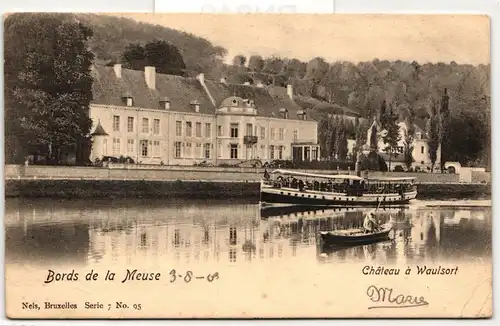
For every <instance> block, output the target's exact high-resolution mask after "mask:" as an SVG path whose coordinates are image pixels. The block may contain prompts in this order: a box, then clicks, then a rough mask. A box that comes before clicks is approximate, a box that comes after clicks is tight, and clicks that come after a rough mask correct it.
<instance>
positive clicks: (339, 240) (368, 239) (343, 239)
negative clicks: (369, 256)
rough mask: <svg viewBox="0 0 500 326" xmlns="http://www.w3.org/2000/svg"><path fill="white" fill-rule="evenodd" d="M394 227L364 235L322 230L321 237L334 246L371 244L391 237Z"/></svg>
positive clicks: (327, 243)
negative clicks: (349, 234)
mask: <svg viewBox="0 0 500 326" xmlns="http://www.w3.org/2000/svg"><path fill="white" fill-rule="evenodd" d="M391 231H392V228H388V229H385V230H383V231H381V232H377V233H366V234H362V235H355V236H348V235H338V234H335V233H334V232H321V233H320V235H321V239H322V240H323V242H324V243H325V244H326V245H332V246H357V245H364V244H370V243H375V242H380V241H386V240H389V239H390V235H389V234H390V232H391Z"/></svg>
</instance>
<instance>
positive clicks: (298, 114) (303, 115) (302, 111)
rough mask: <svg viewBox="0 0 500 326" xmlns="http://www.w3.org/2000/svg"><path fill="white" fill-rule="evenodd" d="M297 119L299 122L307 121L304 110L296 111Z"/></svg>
mask: <svg viewBox="0 0 500 326" xmlns="http://www.w3.org/2000/svg"><path fill="white" fill-rule="evenodd" d="M297 117H298V118H299V120H307V114H306V111H304V110H299V111H297Z"/></svg>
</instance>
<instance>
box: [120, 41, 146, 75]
mask: <svg viewBox="0 0 500 326" xmlns="http://www.w3.org/2000/svg"><path fill="white" fill-rule="evenodd" d="M121 61H122V63H123V65H124V67H125V68H129V69H132V70H143V69H144V67H145V66H147V61H146V53H145V49H144V47H143V46H142V45H141V44H138V43H133V44H129V45H128V46H127V47H126V48H125V51H124V52H123V54H122V57H121Z"/></svg>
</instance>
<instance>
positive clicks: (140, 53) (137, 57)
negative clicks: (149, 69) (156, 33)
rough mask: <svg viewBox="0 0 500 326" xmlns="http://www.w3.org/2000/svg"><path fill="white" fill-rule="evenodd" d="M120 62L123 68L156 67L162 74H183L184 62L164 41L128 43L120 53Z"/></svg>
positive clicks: (177, 50) (142, 68)
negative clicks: (143, 43) (142, 43)
mask: <svg viewBox="0 0 500 326" xmlns="http://www.w3.org/2000/svg"><path fill="white" fill-rule="evenodd" d="M121 62H122V64H123V65H124V68H129V69H133V70H144V67H145V66H153V67H156V71H157V72H159V73H162V74H169V75H179V76H183V75H184V74H185V72H186V64H185V63H184V59H183V58H182V55H181V54H180V52H179V49H177V48H176V47H175V46H173V45H172V44H169V43H168V42H166V41H160V40H154V41H150V42H148V43H146V44H145V45H144V46H142V45H141V44H130V45H128V46H127V47H126V48H125V51H124V52H123V54H122V57H121Z"/></svg>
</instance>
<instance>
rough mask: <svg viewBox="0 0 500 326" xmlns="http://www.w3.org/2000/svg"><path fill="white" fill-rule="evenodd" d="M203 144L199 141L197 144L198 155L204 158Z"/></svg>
mask: <svg viewBox="0 0 500 326" xmlns="http://www.w3.org/2000/svg"><path fill="white" fill-rule="evenodd" d="M202 145H203V144H200V143H197V144H196V156H195V157H199V158H203V146H202Z"/></svg>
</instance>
